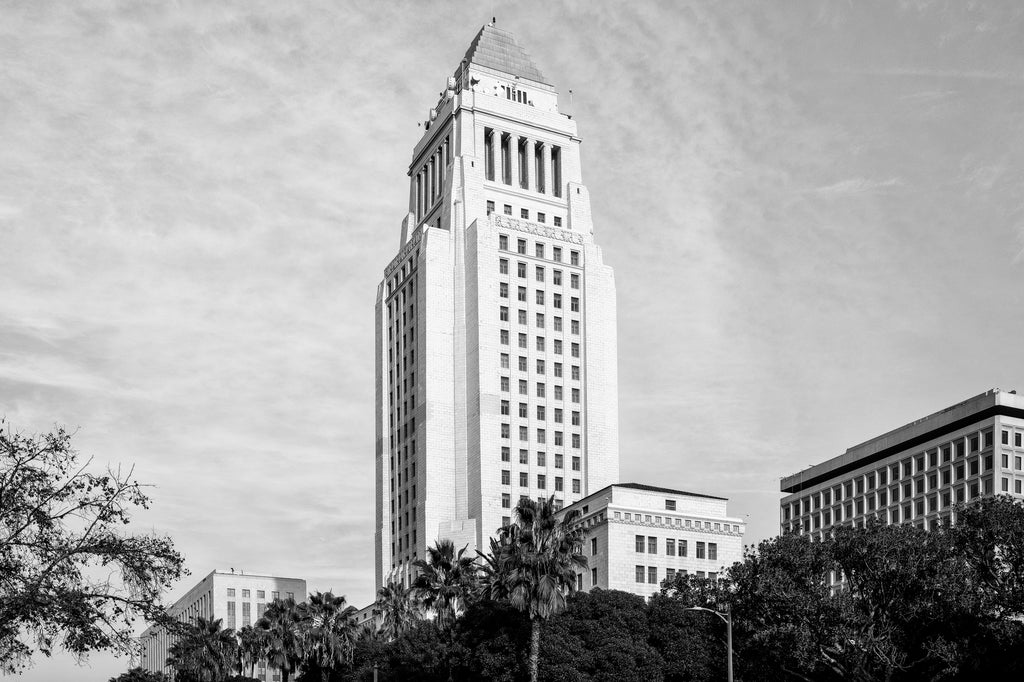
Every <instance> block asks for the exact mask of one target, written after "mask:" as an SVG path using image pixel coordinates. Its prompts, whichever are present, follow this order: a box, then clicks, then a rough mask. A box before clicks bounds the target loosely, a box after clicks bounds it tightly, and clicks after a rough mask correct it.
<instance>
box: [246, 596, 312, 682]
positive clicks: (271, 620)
mask: <svg viewBox="0 0 1024 682" xmlns="http://www.w3.org/2000/svg"><path fill="white" fill-rule="evenodd" d="M256 628H257V629H259V630H261V631H262V633H263V637H264V638H265V640H264V647H263V652H264V656H263V657H264V658H266V659H267V665H269V666H270V667H271V668H277V669H278V670H280V671H281V680H282V682H288V676H289V675H290V674H291V673H293V672H295V668H296V667H297V666H298V663H299V661H300V660H301V657H302V641H301V639H300V632H299V630H300V623H299V609H298V607H297V606H296V605H295V600H294V599H291V598H288V599H278V600H276V601H274V603H272V604H271V605H270V606H268V607H267V610H266V611H264V612H263V617H262V618H260V619H259V620H258V621H256Z"/></svg>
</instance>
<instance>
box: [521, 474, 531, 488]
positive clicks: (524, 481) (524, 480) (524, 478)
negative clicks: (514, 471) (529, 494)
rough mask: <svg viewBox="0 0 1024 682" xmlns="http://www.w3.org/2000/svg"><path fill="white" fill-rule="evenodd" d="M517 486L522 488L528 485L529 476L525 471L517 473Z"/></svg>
mask: <svg viewBox="0 0 1024 682" xmlns="http://www.w3.org/2000/svg"><path fill="white" fill-rule="evenodd" d="M519 485H520V486H521V487H523V488H526V487H527V486H529V485H530V476H529V474H527V473H526V472H525V471H520V472H519Z"/></svg>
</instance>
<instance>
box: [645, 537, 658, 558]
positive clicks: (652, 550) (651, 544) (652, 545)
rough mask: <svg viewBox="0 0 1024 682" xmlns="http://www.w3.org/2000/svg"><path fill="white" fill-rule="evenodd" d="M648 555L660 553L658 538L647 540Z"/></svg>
mask: <svg viewBox="0 0 1024 682" xmlns="http://www.w3.org/2000/svg"><path fill="white" fill-rule="evenodd" d="M647 553H648V554H657V553H658V538H651V537H649V538H647Z"/></svg>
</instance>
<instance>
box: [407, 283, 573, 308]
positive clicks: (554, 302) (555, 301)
mask: <svg viewBox="0 0 1024 682" xmlns="http://www.w3.org/2000/svg"><path fill="white" fill-rule="evenodd" d="M508 292H509V287H508V283H507V282H498V296H499V297H500V298H508ZM527 293H528V291H527V288H526V287H518V290H517V291H516V300H517V301H519V302H520V303H526V301H527ZM533 300H534V301H535V302H536V303H537V305H543V306H546V305H547V292H545V291H544V290H543V289H536V290H535V291H534V294H533ZM551 307H552V308H554V309H555V310H562V294H559V293H554V294H552V295H551ZM569 311H570V312H573V313H578V312H580V299H579V297H578V296H571V297H570V299H569ZM410 314H411V313H410Z"/></svg>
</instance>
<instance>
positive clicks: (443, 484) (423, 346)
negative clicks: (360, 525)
mask: <svg viewBox="0 0 1024 682" xmlns="http://www.w3.org/2000/svg"><path fill="white" fill-rule="evenodd" d="M408 176H409V204H408V210H407V212H406V215H405V217H404V219H403V221H402V229H401V239H400V243H399V248H398V253H397V255H396V256H395V257H394V258H393V259H392V260H391V262H390V263H389V264H388V265H387V267H386V268H385V270H384V279H383V280H382V281H381V283H380V285H379V287H378V291H377V304H376V364H377V395H376V433H377V442H376V480H377V490H376V526H377V529H376V538H375V541H376V583H377V585H378V586H380V585H381V584H382V582H383V581H384V579H385V576H387V575H388V574H389V573H391V571H393V570H394V571H397V572H398V574H399V575H403V576H406V575H407V574H408V571H409V570H410V565H411V563H412V562H413V561H415V560H416V559H417V558H422V557H424V555H425V549H426V547H427V545H429V544H432V543H433V542H434V541H435V540H437V539H439V538H450V539H452V540H453V541H454V542H455V543H456V545H457V546H459V547H461V546H463V545H468V546H469V548H470V550H469V551H470V552H471V553H472V551H473V549H475V548H481V547H485V546H486V543H487V538H488V537H489V536H491V535H492V534H493V533H494V532H495V531H496V530H497V529H498V528H499V527H500V526H501V525H502V524H504V523H508V522H509V520H510V518H511V515H512V509H513V508H514V507H515V505H516V503H517V502H518V500H519V499H520V498H522V497H528V498H534V499H536V498H547V497H550V496H554V497H555V500H556V503H557V504H566V505H567V504H572V503H573V502H576V501H578V500H580V499H582V498H584V497H586V496H587V495H590V494H592V493H593V492H594V491H596V490H600V489H602V488H604V487H606V486H607V485H609V484H611V483H613V482H614V481H616V480H617V478H618V467H619V454H618V449H619V448H618V378H617V351H616V326H615V318H616V311H615V282H614V277H613V274H612V270H611V268H610V267H608V266H607V265H605V264H604V262H603V260H602V255H601V249H600V247H598V245H597V244H596V242H595V239H594V231H593V224H592V221H591V212H590V200H589V196H588V194H587V188H586V186H585V185H584V184H583V178H582V172H581V164H580V138H579V135H578V132H577V128H576V121H574V120H573V119H572V118H571V117H570V116H568V115H566V114H564V113H561V112H560V111H559V105H558V93H557V92H556V90H555V88H554V87H553V86H552V85H551V82H550V81H549V80H548V78H546V77H545V76H544V75H543V74H542V73H541V72H540V70H539V69H538V68H537V66H536V65H535V64H534V63H533V61H532V59H531V58H530V57H529V55H528V54H527V53H526V52H525V51H524V50H523V48H522V47H520V45H519V44H518V43H517V42H516V40H515V38H514V37H513V36H512V35H511V34H510V33H508V32H506V31H503V30H500V29H498V28H496V27H495V26H493V25H489V26H484V27H483V28H482V29H481V30H480V31H479V33H478V34H477V35H476V37H475V38H474V39H473V41H472V44H471V45H470V47H469V50H468V51H467V52H466V54H465V57H464V58H463V59H462V61H461V64H460V65H459V66H458V67H457V68H456V69H455V72H454V74H453V75H452V76H451V77H449V78H447V79H446V80H445V81H443V89H442V91H441V94H440V98H439V99H438V101H437V102H436V104H435V105H434V106H433V107H432V108H431V109H430V112H429V116H428V118H427V120H426V121H425V122H424V127H423V134H422V137H421V139H420V140H419V141H418V142H417V143H416V146H415V148H414V150H413V154H412V159H411V162H410V165H409V168H408Z"/></svg>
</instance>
